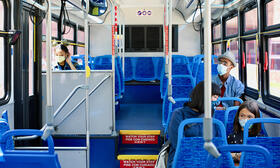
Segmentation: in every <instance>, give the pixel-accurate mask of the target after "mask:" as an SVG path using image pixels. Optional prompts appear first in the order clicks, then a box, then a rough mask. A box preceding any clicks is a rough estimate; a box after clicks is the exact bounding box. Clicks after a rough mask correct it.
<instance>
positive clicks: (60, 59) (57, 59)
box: [55, 56, 65, 62]
mask: <svg viewBox="0 0 280 168" xmlns="http://www.w3.org/2000/svg"><path fill="white" fill-rule="evenodd" d="M55 59H56V61H57V62H63V61H65V57H64V56H55Z"/></svg>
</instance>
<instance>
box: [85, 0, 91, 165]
mask: <svg viewBox="0 0 280 168" xmlns="http://www.w3.org/2000/svg"><path fill="white" fill-rule="evenodd" d="M88 11H89V0H87V1H86V12H84V29H85V66H86V71H85V73H86V74H85V85H86V145H87V168H89V167H90V132H89V131H90V130H89V129H90V118H89V77H90V68H89V66H88V35H89V32H88Z"/></svg>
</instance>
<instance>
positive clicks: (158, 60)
mask: <svg viewBox="0 0 280 168" xmlns="http://www.w3.org/2000/svg"><path fill="white" fill-rule="evenodd" d="M152 59H153V63H154V66H155V74H156V76H155V78H156V79H157V80H160V78H161V73H162V70H163V67H164V64H165V63H164V58H163V57H153V58H152Z"/></svg>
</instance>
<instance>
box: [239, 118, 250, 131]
mask: <svg viewBox="0 0 280 168" xmlns="http://www.w3.org/2000/svg"><path fill="white" fill-rule="evenodd" d="M247 121H248V119H239V124H240V126H241V127H242V128H244V127H245V124H246V122H247ZM252 126H253V124H251V125H250V127H249V129H250V128H251V127H252Z"/></svg>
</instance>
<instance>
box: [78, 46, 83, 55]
mask: <svg viewBox="0 0 280 168" xmlns="http://www.w3.org/2000/svg"><path fill="white" fill-rule="evenodd" d="M77 49H78V50H77V51H78V52H77V54H79V55H84V54H85V47H78V48H77Z"/></svg>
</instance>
